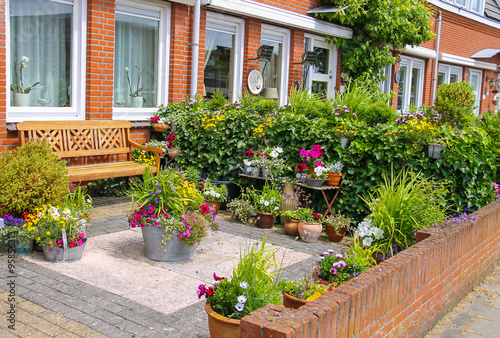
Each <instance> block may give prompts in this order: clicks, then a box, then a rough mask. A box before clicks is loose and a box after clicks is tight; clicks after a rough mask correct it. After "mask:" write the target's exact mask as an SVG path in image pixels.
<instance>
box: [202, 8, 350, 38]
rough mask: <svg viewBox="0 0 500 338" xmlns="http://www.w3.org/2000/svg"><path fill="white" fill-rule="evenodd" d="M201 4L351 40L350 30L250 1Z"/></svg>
mask: <svg viewBox="0 0 500 338" xmlns="http://www.w3.org/2000/svg"><path fill="white" fill-rule="evenodd" d="M201 4H202V5H204V6H205V5H206V6H208V8H214V9H222V10H224V11H228V12H230V13H236V14H239V15H244V16H249V17H253V18H258V19H261V20H265V21H268V22H270V23H276V24H280V25H284V26H289V27H293V28H299V29H303V30H306V31H309V32H314V33H319V34H323V35H329V36H335V37H339V38H344V39H350V38H352V29H350V28H347V27H342V26H339V25H335V24H333V23H329V22H326V21H321V20H317V19H315V18H311V17H309V16H307V15H303V14H298V13H294V12H291V11H287V10H285V9H280V8H276V7H273V6H269V5H265V4H261V3H258V2H255V1H251V0H201Z"/></svg>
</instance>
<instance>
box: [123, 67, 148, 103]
mask: <svg viewBox="0 0 500 338" xmlns="http://www.w3.org/2000/svg"><path fill="white" fill-rule="evenodd" d="M134 68H137V71H138V73H137V85H136V87H135V90H132V84H131V82H130V77H129V75H128V73H129V71H130V70H129V68H128V67H124V68H123V70H124V71H125V74H126V75H127V82H128V88H129V90H130V94H129V96H130V107H133V108H142V104H143V103H146V99H145V98H144V97H142V96H140V95H139V94H140V93H141V92H142V90H143V87H139V86H140V83H141V75H142V73H143V72H144V70H145V69H141V68H139V66H137V65H135V66H134Z"/></svg>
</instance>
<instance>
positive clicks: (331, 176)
mask: <svg viewBox="0 0 500 338" xmlns="http://www.w3.org/2000/svg"><path fill="white" fill-rule="evenodd" d="M341 178H342V174H341V173H328V180H327V181H326V185H328V186H330V187H336V186H338V185H339V184H340V179H341Z"/></svg>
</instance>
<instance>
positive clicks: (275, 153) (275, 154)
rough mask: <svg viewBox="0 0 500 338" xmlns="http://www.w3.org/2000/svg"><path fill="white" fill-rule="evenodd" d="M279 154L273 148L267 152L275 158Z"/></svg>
mask: <svg viewBox="0 0 500 338" xmlns="http://www.w3.org/2000/svg"><path fill="white" fill-rule="evenodd" d="M279 155H280V154H278V152H277V151H276V150H273V151H271V153H270V154H269V156H271V157H272V158H276V157H278V156H279Z"/></svg>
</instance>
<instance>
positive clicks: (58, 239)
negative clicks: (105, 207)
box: [25, 187, 92, 262]
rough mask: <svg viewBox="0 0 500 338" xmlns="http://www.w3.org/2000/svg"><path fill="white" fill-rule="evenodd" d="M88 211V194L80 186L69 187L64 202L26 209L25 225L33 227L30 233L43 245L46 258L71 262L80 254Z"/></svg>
mask: <svg viewBox="0 0 500 338" xmlns="http://www.w3.org/2000/svg"><path fill="white" fill-rule="evenodd" d="M91 213H92V200H91V198H90V196H89V195H87V193H86V191H85V190H82V189H81V187H77V188H72V191H70V192H69V193H68V195H67V197H66V200H65V201H64V202H63V203H61V204H59V205H54V206H53V205H44V206H41V207H37V208H35V209H34V210H33V212H32V213H26V215H25V217H26V227H28V228H29V227H33V228H34V229H35V230H34V235H33V236H34V237H35V239H36V240H37V242H38V243H40V244H41V245H43V255H44V257H45V260H46V261H49V262H74V261H78V260H80V259H81V257H82V255H83V250H84V248H85V244H86V242H87V237H86V235H85V230H86V229H87V227H88V224H89V221H90V218H91Z"/></svg>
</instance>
